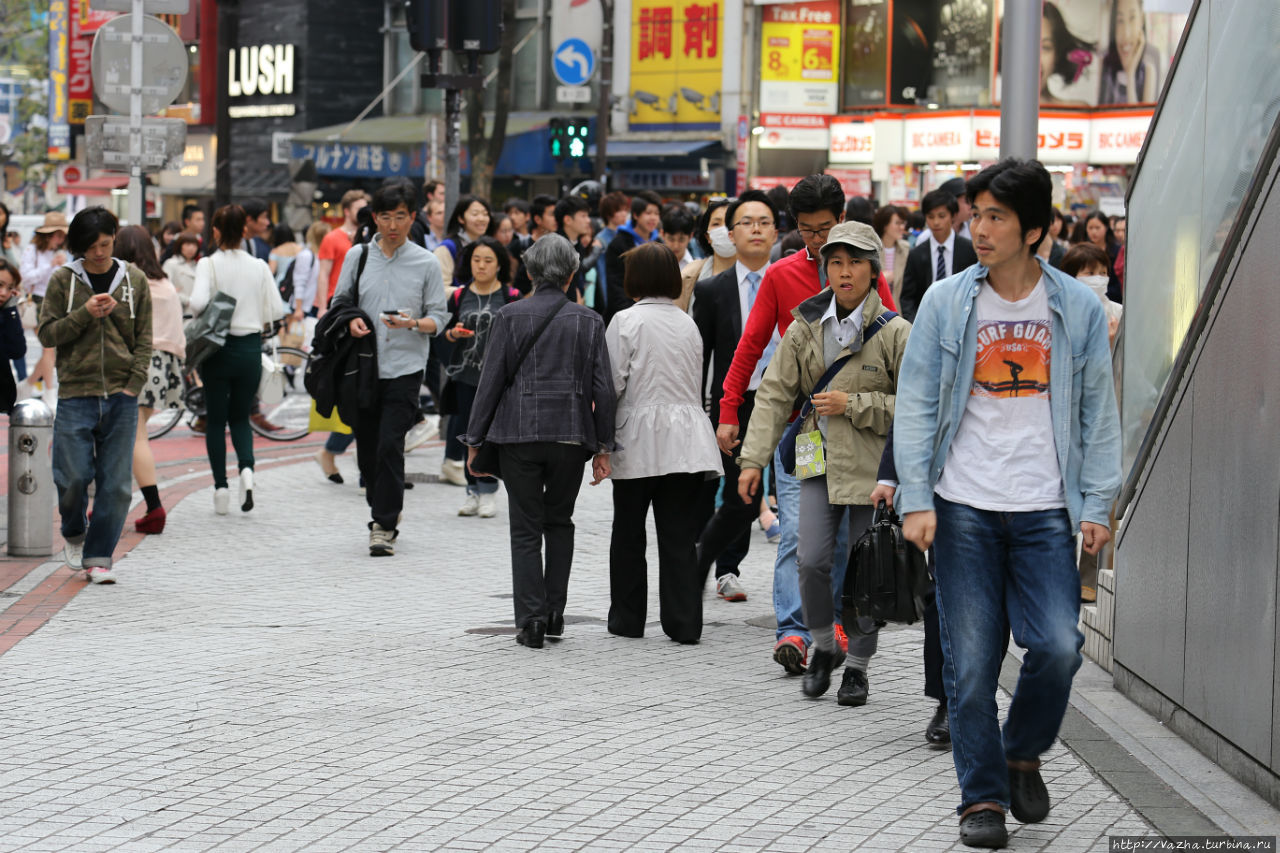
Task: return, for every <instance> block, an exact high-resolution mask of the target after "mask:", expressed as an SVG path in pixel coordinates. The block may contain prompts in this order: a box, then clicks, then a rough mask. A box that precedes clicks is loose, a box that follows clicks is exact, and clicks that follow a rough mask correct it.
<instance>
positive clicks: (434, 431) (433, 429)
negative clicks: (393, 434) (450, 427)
mask: <svg viewBox="0 0 1280 853" xmlns="http://www.w3.org/2000/svg"><path fill="white" fill-rule="evenodd" d="M438 435H440V416H439V415H427V416H426V419H425V420H423V421H422V422H421V423H417V424H414V425H413V429H411V430H409V433H408V434H407V435H406V436H405V437H404V452H405V453H412V452H413V451H415V450H417V449H418V448H419V447H421V446H422V445H424V444H426V443H427V442H428V441H430V440H431V439H433V438H435V437H437V436H438Z"/></svg>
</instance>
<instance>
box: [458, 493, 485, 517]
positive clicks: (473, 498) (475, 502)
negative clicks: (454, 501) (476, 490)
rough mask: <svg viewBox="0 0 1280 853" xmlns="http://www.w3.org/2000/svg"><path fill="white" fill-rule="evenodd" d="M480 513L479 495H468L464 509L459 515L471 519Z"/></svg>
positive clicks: (463, 505)
mask: <svg viewBox="0 0 1280 853" xmlns="http://www.w3.org/2000/svg"><path fill="white" fill-rule="evenodd" d="M479 512H480V497H479V495H467V499H466V500H465V501H463V502H462V507H461V508H460V509H459V510H458V515H461V516H466V517H468V518H470V517H471V516H473V515H476V514H478V513H479Z"/></svg>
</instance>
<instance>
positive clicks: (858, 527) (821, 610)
mask: <svg viewBox="0 0 1280 853" xmlns="http://www.w3.org/2000/svg"><path fill="white" fill-rule="evenodd" d="M846 512H847V513H848V514H849V550H850V552H852V550H853V545H854V543H855V542H857V541H858V537H859V536H861V535H862V533H863V531H864V530H866V529H867V528H868V527H870V526H871V517H872V515H873V514H874V512H875V508H874V507H872V506H870V505H857V506H845V505H842V504H833V503H831V502H830V500H829V499H828V497H827V478H826V477H811V478H810V479H808V480H801V481H800V512H799V515H800V542H799V546H798V548H797V549H796V564H797V571H798V572H799V575H800V606H801V608H802V609H803V610H804V623H805V624H806V625H808V626H809V630H810V631H814V630H821V629H824V628H826V627H827V626H829V625H834V624H835V619H836V613H835V609H834V606H833V605H832V602H831V561H832V559H833V557H832V553H833V552H834V551H835V547H836V531H837V530H838V529H839V527H840V520H841V518H843V517H844V514H845V513H846ZM846 582H847V580H846ZM851 615H852V614H851ZM850 627H853V626H850ZM857 627H858V630H851V631H848V632H847V633H848V635H849V655H850V657H871V656H872V655H874V654H875V653H876V645H877V640H878V639H879V632H878V631H876V630H875V621H874V620H872V619H861V620H859V621H858V626H857ZM867 631H869V632H871V633H860V632H867Z"/></svg>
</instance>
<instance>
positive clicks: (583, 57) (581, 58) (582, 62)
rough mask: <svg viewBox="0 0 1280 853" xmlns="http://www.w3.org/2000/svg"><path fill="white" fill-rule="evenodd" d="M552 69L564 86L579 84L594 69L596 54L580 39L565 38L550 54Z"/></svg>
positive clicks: (586, 79)
mask: <svg viewBox="0 0 1280 853" xmlns="http://www.w3.org/2000/svg"><path fill="white" fill-rule="evenodd" d="M551 67H552V69H553V70H554V71H555V72H556V78H557V79H558V80H559V81H560V82H561V83H563V84H564V85H566V86H581V85H583V84H584V83H586V82H587V81H588V80H590V79H591V74H592V72H593V71H595V70H596V55H595V53H593V52H592V50H591V48H590V46H589V45H588V44H587V43H586V42H585V41H583V40H582V39H565V40H564V41H562V42H560V44H559V46H558V47H556V50H555V53H554V54H552V63H551Z"/></svg>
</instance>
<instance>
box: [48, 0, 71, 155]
mask: <svg viewBox="0 0 1280 853" xmlns="http://www.w3.org/2000/svg"><path fill="white" fill-rule="evenodd" d="M70 40H71V9H70V7H69V6H68V0H50V2H49V142H48V157H49V159H50V160H70V159H71V110H70V105H69V104H68V102H67V100H68V99H67V74H68V71H69V70H70V55H71V45H70Z"/></svg>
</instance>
